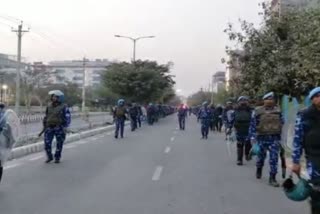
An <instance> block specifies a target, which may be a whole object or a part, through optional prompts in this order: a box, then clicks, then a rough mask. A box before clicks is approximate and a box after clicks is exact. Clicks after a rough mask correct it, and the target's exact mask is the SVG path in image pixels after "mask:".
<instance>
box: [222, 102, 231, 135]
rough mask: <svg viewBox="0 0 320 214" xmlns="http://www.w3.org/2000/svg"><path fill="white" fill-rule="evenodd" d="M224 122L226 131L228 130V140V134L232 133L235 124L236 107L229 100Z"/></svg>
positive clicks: (224, 112) (224, 113)
mask: <svg viewBox="0 0 320 214" xmlns="http://www.w3.org/2000/svg"><path fill="white" fill-rule="evenodd" d="M222 117H223V123H224V126H225V132H226V140H227V137H228V135H231V134H232V127H233V124H234V108H233V103H232V102H231V101H228V102H227V106H226V108H225V109H224V111H223V116H222Z"/></svg>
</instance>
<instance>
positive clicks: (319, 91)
mask: <svg viewBox="0 0 320 214" xmlns="http://www.w3.org/2000/svg"><path fill="white" fill-rule="evenodd" d="M319 93H320V87H316V88H314V89H312V90H311V91H310V93H309V96H308V98H309V99H310V100H312V98H313V97H314V96H315V95H317V94H319Z"/></svg>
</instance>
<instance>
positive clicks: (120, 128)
mask: <svg viewBox="0 0 320 214" xmlns="http://www.w3.org/2000/svg"><path fill="white" fill-rule="evenodd" d="M124 102H125V101H124V100H123V99H120V100H118V106H117V107H116V108H115V110H114V112H113V118H114V120H115V123H116V129H115V134H114V137H115V138H118V137H119V132H120V137H121V138H123V134H124V125H125V121H126V114H128V111H127V109H126V108H125V107H124ZM118 110H119V113H118ZM120 113H121V114H120Z"/></svg>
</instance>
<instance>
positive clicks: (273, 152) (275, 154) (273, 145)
mask: <svg viewBox="0 0 320 214" xmlns="http://www.w3.org/2000/svg"><path fill="white" fill-rule="evenodd" d="M258 144H259V146H260V149H261V151H260V153H259V154H258V157H257V164H256V166H257V167H258V168H262V167H263V166H264V161H265V159H266V156H267V151H269V164H270V176H274V175H276V174H277V172H278V159H279V150H280V142H279V141H278V140H272V141H271V140H270V141H258Z"/></svg>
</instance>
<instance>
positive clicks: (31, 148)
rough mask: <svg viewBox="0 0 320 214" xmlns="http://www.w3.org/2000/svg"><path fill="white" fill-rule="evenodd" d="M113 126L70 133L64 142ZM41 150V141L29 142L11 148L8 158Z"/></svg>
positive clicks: (95, 133)
mask: <svg viewBox="0 0 320 214" xmlns="http://www.w3.org/2000/svg"><path fill="white" fill-rule="evenodd" d="M128 124H129V122H126V125H128ZM114 128H115V126H114V125H110V126H105V127H100V128H96V129H91V130H87V131H83V132H79V133H76V134H71V135H68V136H67V138H66V141H65V144H67V143H72V142H75V141H79V140H82V139H84V138H88V137H92V136H94V135H98V134H102V133H105V132H107V131H111V130H114ZM54 145H55V142H54ZM41 151H44V143H43V141H41V142H37V143H33V144H29V145H26V146H21V147H18V148H14V149H13V150H12V152H11V154H10V156H9V160H12V159H17V158H20V157H23V156H26V155H29V154H32V153H37V152H41Z"/></svg>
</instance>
